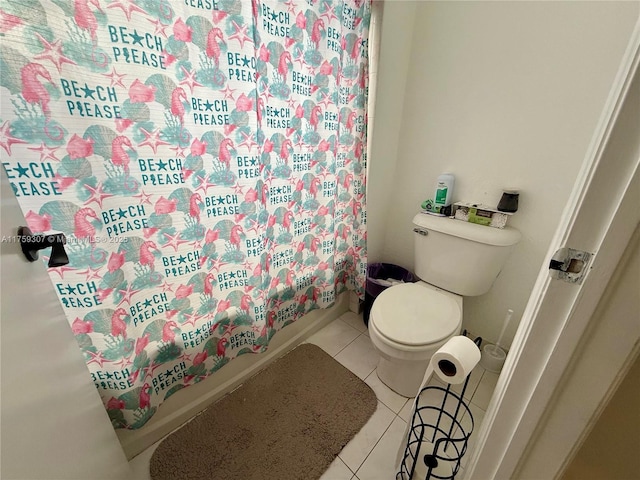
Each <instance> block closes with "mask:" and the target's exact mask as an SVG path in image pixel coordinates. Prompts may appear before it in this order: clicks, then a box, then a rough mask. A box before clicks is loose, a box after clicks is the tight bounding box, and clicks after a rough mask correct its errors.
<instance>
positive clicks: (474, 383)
mask: <svg viewBox="0 0 640 480" xmlns="http://www.w3.org/2000/svg"><path fill="white" fill-rule="evenodd" d="M484 371H485V370H484V368H482V367H481V366H480V365H478V366H476V368H474V369H473V371H472V372H471V375H470V377H469V384H468V385H467V389H466V390H465V392H464V398H466V399H467V400H471V398H472V397H473V394H474V393H475V391H476V388H478V384H479V383H480V380H481V379H482V376H483V374H484ZM462 387H464V382H463V383H460V384H459V385H451V389H452V390H453V391H454V392H456V393H458V394H459V393H460V392H462Z"/></svg>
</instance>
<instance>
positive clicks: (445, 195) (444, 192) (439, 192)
mask: <svg viewBox="0 0 640 480" xmlns="http://www.w3.org/2000/svg"><path fill="white" fill-rule="evenodd" d="M454 184H455V177H454V176H453V174H451V173H443V174H442V175H440V176H439V177H438V183H437V185H436V194H435V198H434V201H433V211H434V213H440V214H443V215H444V214H445V212H446V211H448V210H450V209H449V208H447V207H449V205H451V197H452V196H453V185H454Z"/></svg>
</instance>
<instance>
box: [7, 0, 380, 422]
mask: <svg viewBox="0 0 640 480" xmlns="http://www.w3.org/2000/svg"><path fill="white" fill-rule="evenodd" d="M369 15H370V5H369V2H368V0H367V1H363V0H286V1H282V0H254V1H251V0H185V1H184V2H172V1H168V0H5V1H3V2H2V5H1V6H0V35H1V45H0V69H1V71H2V75H1V78H0V96H1V98H2V106H1V112H0V113H1V115H0V147H1V148H0V154H1V155H2V162H3V165H4V168H5V171H6V173H7V175H8V177H9V180H10V182H11V184H12V187H13V189H14V192H15V194H16V196H17V198H18V201H19V203H20V205H21V208H22V210H23V212H24V214H25V218H26V221H27V223H28V226H29V227H30V228H31V230H32V231H33V232H34V233H41V234H48V233H53V232H62V233H64V234H65V235H66V237H67V240H68V243H67V246H66V249H67V253H68V256H69V259H70V263H69V264H68V265H65V266H62V267H57V268H50V269H49V274H50V277H51V280H52V282H53V284H54V288H55V290H56V292H57V294H58V296H59V298H60V301H61V303H62V305H63V307H64V310H65V312H66V314H67V317H68V320H69V324H70V327H71V329H72V330H73V333H74V334H75V337H76V340H77V342H78V344H79V346H80V348H81V349H82V352H83V354H84V356H85V359H86V362H87V366H88V368H89V371H90V373H91V376H92V378H93V380H94V382H95V385H96V387H97V388H98V390H99V392H100V395H101V396H102V399H103V401H104V404H105V407H106V409H107V411H108V413H109V416H110V418H111V421H112V423H113V425H114V427H116V428H131V429H133V428H139V427H141V426H142V425H144V424H145V423H146V422H147V421H148V420H149V419H150V418H151V417H152V416H153V415H154V413H155V412H156V411H157V409H158V407H159V405H160V404H161V403H162V402H163V400H164V399H166V398H167V397H169V396H170V395H172V394H173V393H175V392H177V391H178V390H180V389H182V388H185V387H187V386H189V385H192V384H194V383H197V382H200V381H202V380H203V379H205V378H206V377H207V376H208V375H210V374H212V373H213V372H215V371H217V370H218V369H220V368H221V367H223V366H224V365H225V364H226V363H228V362H229V361H231V360H232V359H234V358H235V357H237V356H238V355H242V354H245V353H258V352H263V351H264V350H265V349H266V348H267V346H268V344H269V341H270V339H271V338H272V337H273V335H274V334H275V333H276V332H277V331H278V330H280V329H282V328H283V327H285V326H287V325H289V324H290V323H292V322H294V321H295V320H296V319H298V318H300V317H301V316H302V315H304V314H306V313H307V312H309V311H311V310H313V309H317V308H325V307H328V306H330V305H332V304H333V303H334V302H335V300H336V295H338V294H340V293H342V292H343V291H345V290H352V291H355V292H357V293H358V294H359V295H360V296H362V294H363V291H364V281H365V277H366V274H365V272H366V245H365V242H366V233H365V232H366V230H365V224H366V213H365V208H364V205H365V198H364V190H365V169H366V154H365V150H366V149H365V145H366V104H367V39H368V23H369ZM45 257H46V256H45ZM45 261H46V258H45ZM36 323H37V322H36ZM34 334H37V325H35V324H34ZM25 348H28V346H25Z"/></svg>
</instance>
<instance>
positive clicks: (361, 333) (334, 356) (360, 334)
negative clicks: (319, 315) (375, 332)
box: [333, 318, 375, 375]
mask: <svg viewBox="0 0 640 480" xmlns="http://www.w3.org/2000/svg"><path fill="white" fill-rule="evenodd" d="M336 320H340V318H337V319H336ZM340 321H341V322H342V323H343V324H345V325H346V326H347V327H349V328H351V329H352V330H355V331H356V332H358V336H357V337H355V338H354V339H353V340H351V341H350V342H349V343H347V344H346V345H345V346H344V347H342V348H341V349H340V350H338V352H336V354H335V355H333V358H336V357H337V356H338V354H339V353H340V352H342V350H344V349H345V348H347V347H348V346H349V345H351V344H352V343H353V342H355V341H356V340H357V339H358V338H360V337H361V336H362V335H364V332H359V331H358V330H357V329H355V328H353V327H352V326H351V325H349V324H348V323H347V322H345V321H344V320H340ZM374 370H375V369H374ZM351 373H353V372H351ZM354 375H355V374H354Z"/></svg>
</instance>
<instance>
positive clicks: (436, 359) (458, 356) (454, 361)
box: [429, 335, 481, 384]
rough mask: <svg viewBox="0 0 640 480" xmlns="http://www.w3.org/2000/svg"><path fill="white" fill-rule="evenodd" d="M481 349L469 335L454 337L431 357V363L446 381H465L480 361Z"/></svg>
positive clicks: (441, 378) (436, 372)
mask: <svg viewBox="0 0 640 480" xmlns="http://www.w3.org/2000/svg"><path fill="white" fill-rule="evenodd" d="M480 357H481V354H480V349H479V348H478V346H477V345H476V344H475V343H474V342H473V340H471V339H470V338H468V337H465V336H463V335H458V336H456V337H452V338H451V339H450V340H449V341H448V342H447V343H445V344H444V345H443V346H442V347H440V349H439V350H438V351H437V352H436V353H434V354H433V356H432V357H431V361H430V363H429V364H430V365H431V367H432V368H433V370H434V372H435V374H436V375H438V377H439V378H440V380H442V381H443V382H444V383H453V384H458V383H462V382H464V380H465V379H466V378H467V375H469V374H470V373H471V371H472V370H473V368H474V367H475V366H476V365H477V364H478V362H479V361H480Z"/></svg>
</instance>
